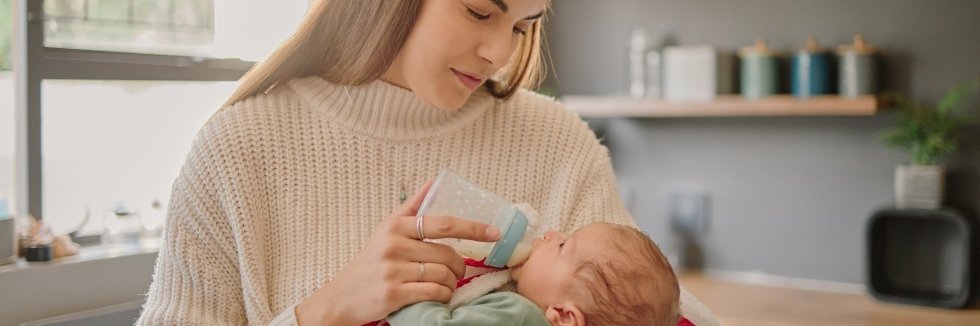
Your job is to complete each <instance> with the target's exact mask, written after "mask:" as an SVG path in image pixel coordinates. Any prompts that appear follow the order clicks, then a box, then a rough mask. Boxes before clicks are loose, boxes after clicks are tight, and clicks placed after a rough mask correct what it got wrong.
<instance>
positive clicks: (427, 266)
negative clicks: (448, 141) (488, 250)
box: [296, 181, 500, 325]
mask: <svg viewBox="0 0 980 326" xmlns="http://www.w3.org/2000/svg"><path fill="white" fill-rule="evenodd" d="M431 185H432V182H431V181H430V182H429V183H426V185H425V186H423V187H422V189H421V190H419V191H418V192H417V193H416V194H415V195H414V196H412V198H411V199H410V200H408V201H406V202H405V204H403V205H402V207H400V208H398V209H397V210H395V212H394V213H393V214H392V215H391V217H389V218H388V219H386V220H385V221H384V222H383V223H382V224H381V225H380V226H379V227H378V229H377V230H376V231H375V232H374V234H372V235H371V238H370V239H369V240H368V242H367V243H366V244H365V247H364V248H363V249H362V250H361V252H360V253H358V254H357V256H355V257H354V259H353V260H352V261H351V262H350V264H348V265H347V266H346V267H345V268H344V270H342V271H341V272H340V273H338V274H337V275H336V276H335V277H334V278H333V280H331V281H330V282H328V283H327V284H324V285H323V286H321V287H320V288H319V289H317V290H316V291H315V292H314V293H313V295H311V296H310V297H309V298H307V299H306V300H305V301H303V302H302V303H300V304H299V305H298V306H297V307H296V317H297V319H298V320H299V322H300V324H301V325H362V324H365V323H368V322H371V321H375V320H380V319H384V318H385V317H386V316H388V315H389V314H390V313H392V312H395V311H397V310H398V309H401V308H402V307H404V306H406V305H409V304H413V303H416V302H422V301H440V302H449V299H450V298H451V297H452V293H453V291H454V290H455V289H456V280H457V279H459V278H461V277H462V276H463V272H464V268H465V265H464V263H463V258H462V257H460V256H459V254H457V253H456V252H455V251H454V250H453V249H452V248H450V247H449V246H446V245H442V244H437V243H431V242H424V241H421V239H419V235H418V230H417V228H416V222H417V220H416V217H415V214H416V213H417V212H418V209H419V206H420V205H421V204H422V200H423V198H425V194H426V193H427V192H428V191H429V187H430V186H431ZM422 230H423V233H424V235H425V237H426V238H428V239H440V238H458V239H469V240H475V241H496V240H497V238H498V237H499V236H500V231H499V230H497V229H496V228H494V227H492V226H489V225H487V224H483V223H478V222H473V221H469V220H464V219H460V218H455V217H449V216H425V218H424V219H423V225H422ZM420 263H422V264H424V267H420V266H419V265H420ZM420 278H421V279H420Z"/></svg>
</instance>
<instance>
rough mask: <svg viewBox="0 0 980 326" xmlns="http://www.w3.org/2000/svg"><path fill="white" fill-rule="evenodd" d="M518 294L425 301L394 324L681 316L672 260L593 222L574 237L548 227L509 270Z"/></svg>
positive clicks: (635, 236)
mask: <svg viewBox="0 0 980 326" xmlns="http://www.w3.org/2000/svg"><path fill="white" fill-rule="evenodd" d="M510 276H511V278H512V279H513V281H514V282H515V283H516V291H517V293H514V292H511V291H499V292H493V293H490V294H486V295H483V296H480V297H479V298H476V299H474V300H472V301H470V302H468V303H464V304H461V305H459V306H456V307H454V308H453V309H451V308H450V306H448V305H446V304H443V303H438V302H431V301H430V302H421V303H417V304H414V305H410V306H408V307H405V308H403V309H402V310H399V311H398V312H396V313H394V314H392V315H391V316H389V317H388V322H389V323H390V324H392V325H395V326H400V325H579V326H581V325H586V324H588V325H658V326H661V325H662V326H673V325H676V324H677V320H678V318H679V307H678V306H679V299H678V297H679V287H678V284H677V278H676V277H675V276H674V272H673V270H671V267H670V264H669V263H668V262H667V259H666V258H664V256H663V254H662V253H661V252H660V249H658V248H657V246H656V244H654V243H653V241H651V240H650V238H649V237H647V236H646V234H644V233H643V232H640V231H639V230H637V229H635V228H632V227H628V226H622V225H618V224H612V223H604V222H595V223H590V224H588V225H586V226H583V227H581V228H579V229H578V230H576V231H575V232H573V233H572V234H571V235H568V236H566V235H564V234H562V233H559V232H556V231H548V232H547V233H545V235H544V237H543V238H541V239H537V240H535V242H534V244H533V246H532V249H531V254H530V256H529V257H528V259H527V261H525V262H524V263H523V264H521V265H518V266H515V267H513V268H511V269H510Z"/></svg>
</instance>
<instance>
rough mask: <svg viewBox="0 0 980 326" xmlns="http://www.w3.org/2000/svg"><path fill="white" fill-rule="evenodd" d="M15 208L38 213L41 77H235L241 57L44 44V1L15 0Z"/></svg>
mask: <svg viewBox="0 0 980 326" xmlns="http://www.w3.org/2000/svg"><path fill="white" fill-rule="evenodd" d="M13 14H14V15H13V16H14V17H13V18H14V19H13V22H14V29H13V34H14V35H13V47H12V51H11V53H12V56H13V58H12V59H13V71H14V79H15V82H14V88H15V89H14V120H15V121H14V130H15V135H14V143H15V144H14V178H15V179H16V180H15V181H14V185H15V186H14V199H15V201H14V203H13V208H14V210H15V211H14V213H16V214H23V213H29V214H31V215H32V216H34V217H35V218H37V219H39V220H41V219H43V218H44V214H43V210H42V208H43V199H44V198H43V194H44V192H43V189H42V187H43V184H44V183H43V177H44V176H43V164H42V159H43V156H42V155H41V151H42V143H43V142H42V139H41V135H42V132H41V128H42V121H41V105H42V104H43V103H41V84H42V83H43V82H44V80H116V81H118V80H141V81H236V80H238V79H239V78H241V77H242V75H244V74H245V73H246V72H248V70H249V69H251V68H252V67H253V66H254V65H255V62H250V61H243V60H240V59H221V58H210V57H195V56H179V55H159V54H142V53H132V52H116V51H96V50H80V49H67V48H57V47H46V46H45V45H44V0H14V3H13Z"/></svg>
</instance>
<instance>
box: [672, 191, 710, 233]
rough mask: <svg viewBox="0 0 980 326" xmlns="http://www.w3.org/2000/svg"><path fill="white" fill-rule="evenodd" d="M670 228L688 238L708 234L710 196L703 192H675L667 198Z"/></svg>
mask: <svg viewBox="0 0 980 326" xmlns="http://www.w3.org/2000/svg"><path fill="white" fill-rule="evenodd" d="M668 209H669V214H670V226H671V228H672V229H673V230H674V231H676V232H678V233H681V234H684V235H688V236H696V235H704V234H707V233H708V224H709V223H708V221H709V218H710V217H711V194H709V193H708V192H707V191H705V190H676V191H672V192H671V193H670V196H669V203H668Z"/></svg>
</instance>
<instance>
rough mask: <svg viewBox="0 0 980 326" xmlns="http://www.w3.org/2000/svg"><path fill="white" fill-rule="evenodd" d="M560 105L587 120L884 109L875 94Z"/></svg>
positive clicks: (592, 100) (568, 100)
mask: <svg viewBox="0 0 980 326" xmlns="http://www.w3.org/2000/svg"><path fill="white" fill-rule="evenodd" d="M561 102H562V103H563V104H564V105H565V107H566V108H567V109H568V110H571V111H573V112H577V113H578V114H579V115H580V116H582V117H586V118H609V117H625V118H630V117H633V118H664V117H739V116H760V117H789V116H871V115H875V114H877V113H878V110H879V109H880V108H881V101H880V100H878V99H877V98H876V97H875V96H874V95H866V96H861V97H858V98H855V99H846V98H842V97H840V96H817V97H812V98H809V99H805V100H804V99H797V98H795V97H793V96H790V95H778V96H773V97H767V98H763V99H758V100H748V99H745V98H744V97H741V96H736V95H722V96H719V97H718V98H716V99H715V100H713V101H708V102H667V101H664V100H659V99H634V98H630V97H623V96H618V97H617V96H574V95H570V96H563V97H562V98H561Z"/></svg>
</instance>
